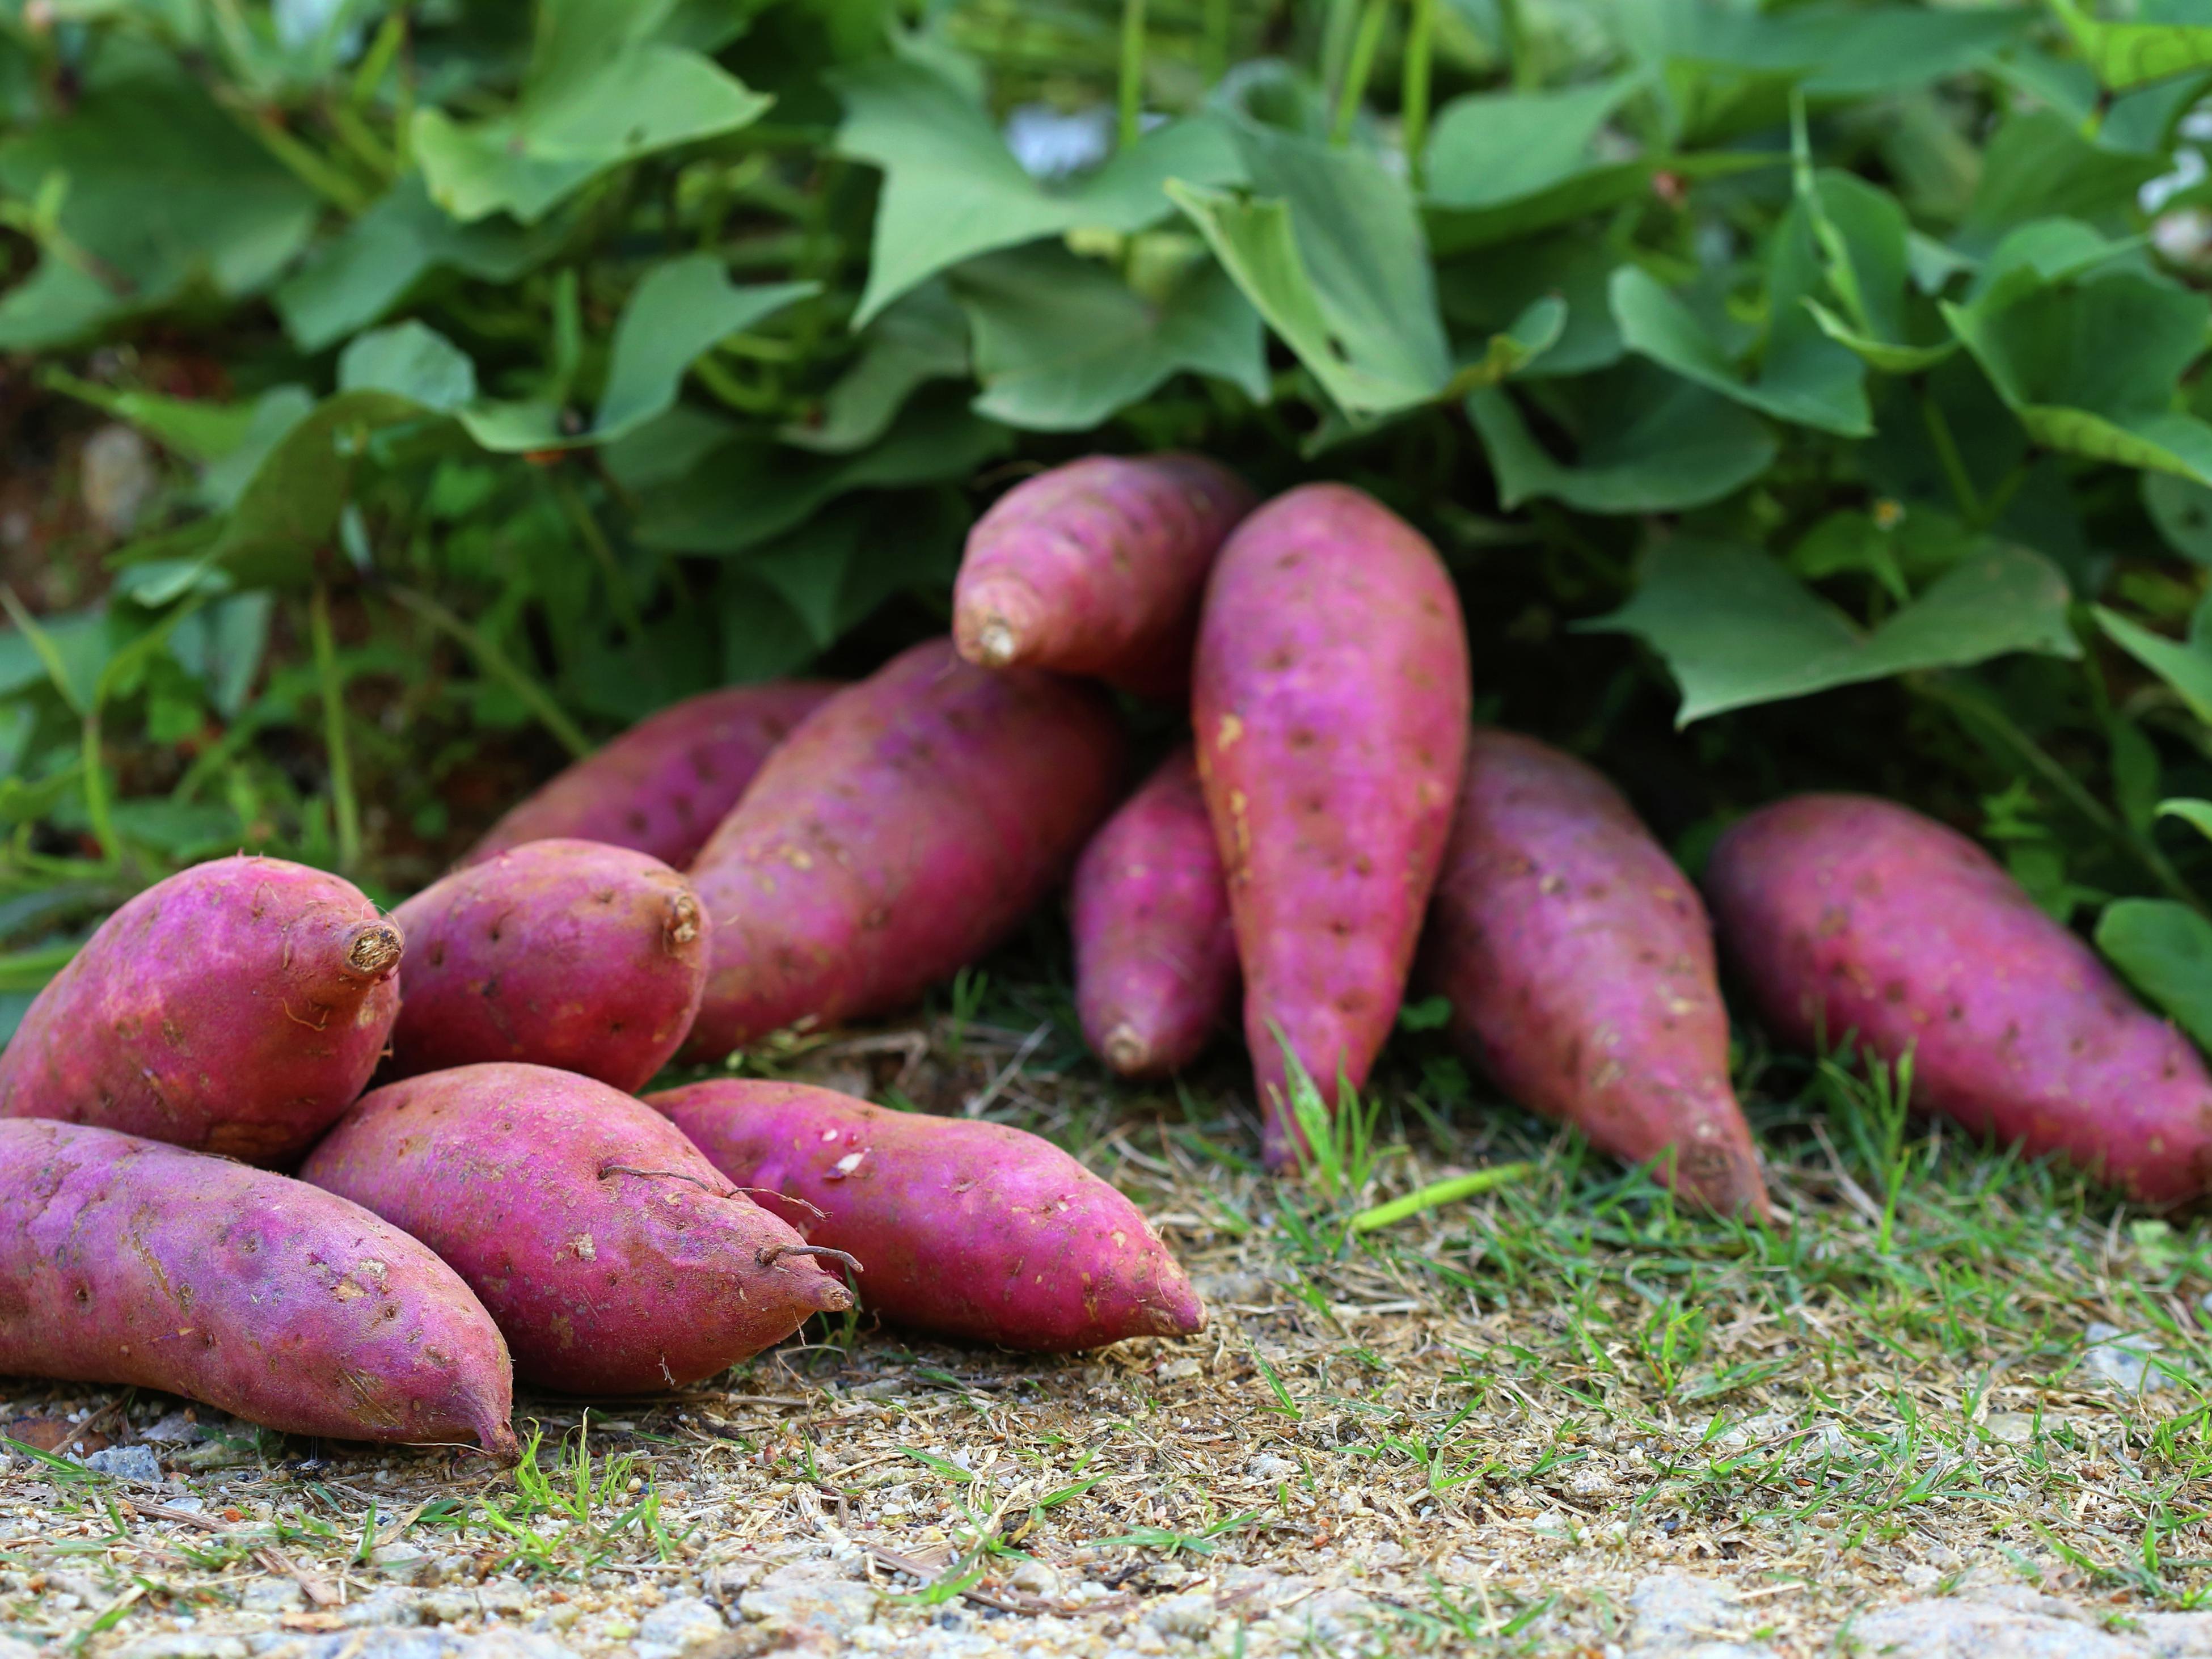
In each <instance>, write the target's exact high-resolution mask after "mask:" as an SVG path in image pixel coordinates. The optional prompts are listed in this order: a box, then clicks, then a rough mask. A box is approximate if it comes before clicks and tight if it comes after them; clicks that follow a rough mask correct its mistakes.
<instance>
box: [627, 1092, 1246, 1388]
mask: <svg viewBox="0 0 2212 1659" xmlns="http://www.w3.org/2000/svg"><path fill="white" fill-rule="evenodd" d="M646 1104H647V1105H648V1106H652V1107H654V1108H656V1109H659V1110H660V1111H662V1112H665V1113H666V1114H667V1115H668V1116H669V1117H670V1119H671V1120H672V1121H674V1123H675V1125H676V1127H678V1128H679V1129H681V1130H682V1131H683V1132H684V1134H685V1135H687V1136H688V1137H690V1139H691V1141H692V1142H693V1144H694V1145H696V1146H698V1147H699V1149H700V1150H701V1151H702V1152H705V1153H706V1155H707V1157H708V1158H709V1159H710V1160H711V1161H712V1162H713V1164H714V1167H715V1168H716V1169H718V1170H720V1171H721V1172H722V1173H723V1174H724V1175H726V1176H728V1177H729V1178H730V1179H731V1180H732V1181H735V1182H740V1183H742V1184H743V1185H744V1186H746V1187H748V1188H756V1189H757V1190H759V1191H760V1192H761V1194H762V1197H761V1200H760V1201H761V1202H762V1203H763V1204H764V1205H766V1206H769V1208H771V1209H774V1210H775V1212H777V1213H778V1214H779V1215H781V1216H783V1217H785V1218H787V1219H788V1220H789V1221H790V1222H791V1224H792V1225H793V1226H794V1227H796V1228H797V1229H798V1230H799V1231H801V1232H803V1233H805V1235H806V1236H807V1237H808V1238H809V1239H810V1240H811V1241H812V1242H814V1243H818V1244H826V1245H829V1246H832V1247H834V1248H836V1249H840V1250H844V1251H848V1252H849V1253H851V1254H852V1255H855V1256H857V1257H859V1258H860V1262H861V1268H860V1275H859V1279H860V1297H861V1301H862V1303H863V1304H865V1305H866V1306H867V1307H869V1308H872V1309H873V1310H875V1311H876V1312H877V1313H879V1314H881V1315H882V1316H884V1318H885V1319H887V1320H890V1321H891V1322H894V1323H896V1324H901V1325H908V1326H912V1327H914V1328H916V1329H918V1330H924V1331H930V1332H933V1333H935V1334H939V1335H940V1336H952V1337H960V1338H963V1339H965V1340H969V1341H975V1342H994V1343H997V1344H998V1345H999V1346H1001V1347H1007V1348H1024V1349H1029V1350H1031V1351H1034V1352H1043V1353H1062V1352H1072V1351H1073V1350H1076V1349H1079V1348H1096V1347H1099V1346H1103V1345H1104V1344H1106V1343H1109V1342H1118V1341H1120V1340H1121V1339H1122V1338H1123V1337H1128V1336H1179V1335H1188V1334H1190V1333H1191V1332H1194V1331H1197V1330H1201V1329H1203V1328H1205V1325H1206V1310H1205V1309H1204V1308H1203V1307H1201V1306H1200V1304H1199V1300H1198V1295H1197V1292H1196V1291H1193V1290H1192V1289H1191V1287H1190V1281H1189V1280H1188V1279H1187V1278H1185V1277H1184V1275H1183V1271H1182V1268H1181V1267H1178V1266H1177V1265H1176V1260H1175V1258H1174V1257H1173V1256H1171V1255H1169V1254H1168V1249H1167V1247H1166V1246H1165V1245H1164V1244H1163V1243H1160V1241H1159V1238H1158V1236H1157V1235H1156V1234H1154V1233H1153V1231H1152V1229H1151V1228H1150V1227H1149V1226H1148V1225H1146V1222H1145V1218H1144V1217H1143V1216H1142V1215H1141V1214H1139V1212H1138V1211H1137V1208H1136V1206H1134V1205H1133V1204H1131V1203H1130V1202H1129V1200H1127V1199H1126V1198H1124V1197H1122V1196H1121V1194H1119V1193H1118V1192H1116V1191H1115V1190H1114V1188H1111V1187H1109V1186H1108V1185H1107V1184H1106V1183H1105V1182H1103V1181H1101V1180H1100V1179H1099V1178H1098V1177H1097V1176H1094V1175H1092V1174H1091V1172H1090V1171H1089V1170H1085V1168H1084V1167H1083V1166H1082V1165H1081V1164H1078V1163H1077V1162H1076V1161H1075V1160H1074V1159H1073V1158H1070V1157H1069V1156H1068V1155H1067V1154H1066V1152H1061V1151H1060V1149H1059V1148H1058V1147H1057V1146H1054V1145H1053V1144H1052V1143H1051V1142H1050V1141H1048V1140H1042V1139H1038V1137H1036V1135H1033V1134H1028V1133H1024V1132H1023V1131H1022V1130H1019V1129H1014V1128H1009V1127H1006V1125H1004V1124H999V1123H986V1122H982V1121H979V1120H976V1119H972V1118H950V1117H928V1116H924V1115H921V1114H920V1113H914V1112H893V1111H886V1110H885V1109H883V1108H882V1107H879V1106H871V1105H869V1104H868V1103H866V1101H861V1100H855V1099H854V1098H853V1097H851V1096H850V1095H841V1094H838V1093H836V1092H835V1091H831V1090H829V1089H816V1088H811V1087H809V1086H808V1085H805V1084H801V1083H772V1082H763V1081H761V1080H758V1079H738V1078H717V1079H714V1080H713V1081H711V1082H708V1083H696V1084H693V1085H690V1087H689V1088H684V1089H671V1090H668V1091H665V1092H663V1093H660V1094H656V1095H648V1096H647V1097H646ZM769 1194H781V1197H776V1196H769Z"/></svg>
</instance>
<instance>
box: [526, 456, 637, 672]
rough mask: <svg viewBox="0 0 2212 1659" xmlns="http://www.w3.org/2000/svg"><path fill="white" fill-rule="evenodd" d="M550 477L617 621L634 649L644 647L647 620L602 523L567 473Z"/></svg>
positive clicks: (552, 474) (553, 474) (549, 475)
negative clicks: (604, 586) (595, 567)
mask: <svg viewBox="0 0 2212 1659" xmlns="http://www.w3.org/2000/svg"><path fill="white" fill-rule="evenodd" d="M547 476H548V477H550V480H551V482H552V485H553V493H554V495H556V496H558V497H559V498H560V502H561V510H562V512H564V513H567V514H568V522H569V523H570V524H572V525H574V526H575V529H576V535H577V537H578V538H579V539H580V540H581V541H582V542H583V544H584V550H585V551H586V552H587V553H589V554H590V555H591V556H592V562H594V563H595V564H597V565H598V566H599V574H600V575H602V576H604V577H605V579H606V584H607V599H608V601H609V603H611V605H613V606H614V610H615V619H616V620H617V622H619V623H621V624H622V630H623V633H624V634H626V635H629V642H630V643H631V644H632V645H643V644H644V643H645V618H644V617H642V616H641V615H640V614H639V612H638V608H637V600H636V599H635V598H633V597H632V596H631V594H630V591H629V578H628V577H627V576H625V575H624V574H623V568H622V565H621V563H620V562H618V561H617V559H616V557H615V550H614V547H613V545H612V544H611V543H610V542H609V541H608V540H607V532H605V531H604V530H602V529H601V528H600V527H599V520H597V519H596V518H594V517H593V516H592V509H591V508H590V507H588V506H586V504H585V501H584V498H583V496H582V495H580V494H579V493H578V492H577V489H576V486H575V484H574V483H573V482H572V481H571V480H570V478H569V477H568V474H567V473H566V472H553V473H550V474H548V475H547Z"/></svg>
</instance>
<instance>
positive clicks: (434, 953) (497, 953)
mask: <svg viewBox="0 0 2212 1659" xmlns="http://www.w3.org/2000/svg"><path fill="white" fill-rule="evenodd" d="M392 920H393V921H396V922H398V924H399V925H400V927H403V928H404V929H405V930H406V933H407V939H408V949H407V966H406V968H405V969H404V970H403V971H402V973H401V975H400V981H399V988H400V994H401V1001H400V1006H399V1019H398V1023H397V1024H395V1025H393V1027H392V1062H391V1064H390V1066H387V1067H386V1071H385V1073H384V1076H385V1078H386V1080H387V1081H388V1080H390V1079H395V1078H402V1077H411V1076H413V1075H414V1074H415V1073H417V1072H435V1071H442V1070H444V1069H446V1068H447V1067H448V1066H469V1065H473V1064H475V1063H476V1062H477V1061H479V1060H526V1061H528V1062H529V1063H531V1064H532V1065H537V1066H554V1067H556V1069H558V1070H561V1071H565V1072H579V1073H582V1074H583V1075H584V1076H586V1077H591V1078H597V1079H599V1081H600V1082H602V1083H605V1084H609V1085H612V1086H613V1087H615V1088H617V1089H620V1090H622V1091H624V1092H625V1093H627V1092H629V1091H631V1090H634V1089H641V1088H643V1087H644V1086H645V1085H646V1084H647V1082H649V1081H650V1080H651V1079H652V1077H653V1073H655V1072H658V1071H659V1069H660V1068H661V1067H662V1066H665V1065H666V1064H667V1063H668V1059H669V1056H670V1055H671V1054H674V1053H675V1052H676V1050H677V1048H678V1045H679V1044H681V1043H682V1042H683V1041H684V1037H685V1036H686V1035H688V1034H689V1033H690V1030H691V1018H692V1016H693V1015H695V1014H696V1013H697V1012H699V998H700V996H701V994H702V993H703V992H704V991H705V990H706V988H707V949H708V938H709V933H708V928H709V926H710V924H709V923H708V920H707V915H706V913H705V912H704V911H703V910H702V909H701V908H699V899H698V896H697V895H696V894H695V893H694V892H693V891H692V890H691V884H690V882H688V881H686V880H685V879H684V878H683V877H682V876H680V875H678V873H677V872H675V871H673V870H671V869H670V868H669V867H668V866H666V865H665V864H663V863H662V862H661V861H660V860H659V859H656V858H651V857H648V856H647V854H643V853H634V852H632V851H630V850H629V848H624V847H605V846H601V845H600V844H599V843H598V842H589V841H530V842H523V844H522V845H521V846H520V847H514V848H508V849H507V851H506V852H503V853H501V854H497V855H496V856H495V857H494V858H492V859H491V860H489V862H486V863H483V864H474V865H471V866H468V867H467V868H465V869H462V870H456V871H455V872H453V874H451V875H449V876H447V878H445V879H444V880H442V881H440V882H435V883H434V884H431V885H430V886H428V887H426V888H425V889H423V890H422V891H421V892H419V893H417V894H416V896H414V897H413V898H411V899H409V900H408V901H407V902H406V903H404V904H403V905H401V906H400V907H399V908H398V909H397V910H395V911H393V912H392Z"/></svg>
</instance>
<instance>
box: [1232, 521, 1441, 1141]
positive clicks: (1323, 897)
mask: <svg viewBox="0 0 2212 1659" xmlns="http://www.w3.org/2000/svg"><path fill="white" fill-rule="evenodd" d="M1469 695H1470V693H1469V687H1468V652H1467V630H1466V628H1465V625H1464V624H1463V623H1462V620H1461V617H1460V609H1459V596H1458V595H1457V594H1456V593H1455V592H1453V590H1452V585H1451V579H1450V578H1449V576H1448V575H1447V574H1445V571H1444V568H1443V562H1442V561H1441V560H1439V559H1438V558H1437V554H1436V550H1435V549H1434V548H1432V547H1431V546H1430V545H1429V544H1428V543H1427V542H1426V541H1425V539H1423V538H1422V537H1421V535H1420V534H1419V532H1417V531H1415V530H1414V529H1413V527H1412V526H1409V525H1407V523H1406V522H1405V521H1404V520H1401V519H1400V518H1398V517H1397V516H1396V515H1395V514H1394V513H1391V512H1390V511H1389V509H1388V508H1386V507H1383V506H1382V505H1381V503H1379V502H1377V501H1375V500H1373V499H1372V498H1371V497H1370V496H1367V495H1362V494H1361V493H1360V492H1359V491H1358V490H1356V489H1346V487H1344V486H1343V485H1341V484H1308V485H1306V486H1304V488H1302V489H1293V490H1291V492H1290V493H1289V494H1288V495H1279V496H1278V497H1276V499H1275V500H1273V501H1270V502H1268V503H1267V505H1266V506H1265V507H1261V509H1260V510H1259V511H1258V512H1256V513H1254V514H1253V515H1252V516H1251V517H1250V518H1249V519H1247V520H1244V522H1243V524H1242V525H1241V526H1238V528H1237V532H1236V533H1235V534H1234V535H1233V536H1231V538H1229V544H1228V546H1226V547H1225V548H1224V549H1222V550H1221V556H1220V558H1219V559H1218V561H1217V562H1215V565H1214V568H1213V575H1212V580H1210V581H1209V582H1208V584H1207V586H1206V609H1205V613H1204V617H1203V619H1202V620H1201V622H1200V626H1199V639H1198V657H1197V665H1196V678H1195V682H1194V687H1193V692H1192V714H1191V723H1192V725H1193V726H1194V727H1195V728H1196V732H1197V738H1198V775H1199V777H1200V780H1201V781H1202V782H1203V783H1204V785H1205V788H1206V806H1207V809H1208V810H1209V811H1210V812H1211V813H1212V818H1213V833H1214V839H1215V841H1216V842H1217V843H1218V845H1219V847H1220V848H1221V858H1222V863H1223V865H1224V866H1225V868H1226V869H1227V871H1228V874H1229V902H1230V907H1231V912H1232V914H1233V915H1235V917H1236V921H1237V956H1238V957H1239V958H1240V959H1241V960H1242V961H1243V965H1244V1035H1245V1038H1246V1040H1247V1042H1249V1044H1250V1046H1251V1049H1252V1062H1253V1066H1254V1069H1255V1071H1256V1073H1258V1078H1259V1085H1260V1095H1261V1107H1262V1110H1263V1111H1264V1112H1265V1114H1266V1119H1265V1121H1266V1124H1267V1160H1268V1163H1269V1164H1270V1165H1271V1166H1272V1167H1274V1168H1278V1169H1279V1168H1282V1167H1284V1166H1285V1164H1288V1163H1290V1162H1291V1159H1292V1158H1293V1157H1294V1155H1295V1151H1296V1147H1297V1141H1296V1140H1295V1139H1294V1138H1293V1135H1294V1131H1293V1130H1292V1128H1291V1122H1290V1119H1289V1116H1288V1114H1287V1112H1286V1110H1285V1097H1284V1093H1283V1086H1284V1075H1285V1066H1284V1062H1283V1055H1282V1050H1281V1048H1280V1047H1279V1045H1278V1042H1277V1040H1276V1032H1277V1030H1280V1032H1281V1033H1282V1036H1283V1038H1284V1040H1285V1041H1287V1042H1288V1043H1289V1044H1290V1048H1291V1052H1292V1053H1293V1054H1296V1055H1297V1058H1298V1060H1299V1063H1300V1064H1301V1065H1303V1066H1304V1068H1305V1069H1306V1070H1307V1071H1308V1072H1309V1073H1311V1074H1312V1077H1313V1079H1314V1081H1315V1083H1316V1085H1319V1086H1320V1088H1321V1091H1322V1095H1323V1097H1324V1098H1325V1099H1328V1100H1330V1101H1332V1102H1333V1101H1334V1097H1335V1094H1336V1085H1337V1080H1338V1079H1339V1077H1340V1076H1342V1077H1344V1078H1346V1079H1349V1080H1350V1082H1351V1083H1352V1085H1353V1086H1354V1087H1355V1088H1356V1087H1358V1085H1360V1084H1362V1083H1363V1082H1364V1081H1365V1079H1366V1076H1367V1070H1368V1067H1369V1066H1370V1065H1372V1064H1373V1063H1374V1060H1375V1055H1376V1051H1377V1050H1378V1049H1380V1048H1382V1046H1383V1039H1384V1038H1385V1037H1386V1036H1389V1032H1390V1028H1391V1024H1392V1023H1393V1022H1394V1021H1395V1019H1396V1018H1397V1015H1398V1005H1399V1002H1400V1000H1401V997H1402V996H1403V994H1404V992H1405V986H1406V975H1407V969H1408V968H1409V967H1410V966H1411V965H1412V963H1413V949H1414V945H1415V944H1416V942H1417V941H1418V939H1419V934H1420V927H1421V916H1422V913H1423V912H1424V911H1425V910H1426V909H1427V908H1428V902H1429V893H1430V890H1431V888H1432V887H1433V886H1434V884H1435V883H1436V878H1437V864H1438V862H1439V860H1441V859H1442V858H1443V849H1444V837H1445V836H1446V834H1447V832H1448V831H1449V829H1450V827H1451V814H1452V804H1453V799H1454V797H1455V795H1456V794H1457V793H1458V791H1459V781H1460V768H1461V762H1462V758H1463V757H1464V756H1465V754H1466V751H1467V736H1468V699H1469Z"/></svg>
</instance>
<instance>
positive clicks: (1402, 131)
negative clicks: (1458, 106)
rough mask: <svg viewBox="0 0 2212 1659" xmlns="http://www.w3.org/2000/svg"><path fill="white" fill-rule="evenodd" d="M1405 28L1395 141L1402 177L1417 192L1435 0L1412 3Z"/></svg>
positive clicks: (1422, 169)
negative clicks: (1401, 152)
mask: <svg viewBox="0 0 2212 1659" xmlns="http://www.w3.org/2000/svg"><path fill="white" fill-rule="evenodd" d="M1436 32H1437V0H1413V17H1412V19H1411V20H1410V21H1408V22H1407V25H1406V73H1405V79H1404V80H1403V82H1401V91H1400V92H1399V94H1398V132H1399V142H1400V143H1402V144H1404V146H1405V147H1406V176H1407V178H1409V179H1412V180H1413V188H1414V190H1415V191H1419V189H1420V188H1421V185H1422V184H1423V183H1424V182H1425V178H1426V175H1427V172H1428V168H1427V166H1426V159H1427V158H1426V156H1425V151H1426V150H1427V149H1428V147H1429V76H1430V63H1431V58H1432V56H1433V54H1434V49H1435V46H1436Z"/></svg>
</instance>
